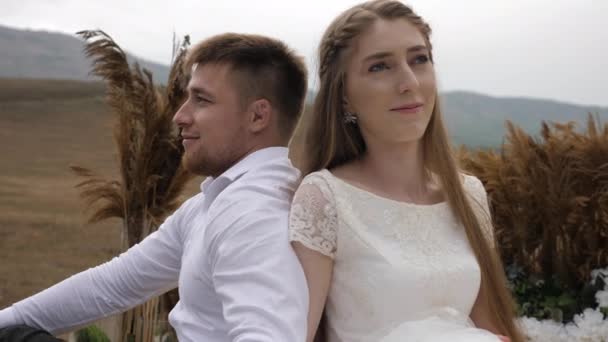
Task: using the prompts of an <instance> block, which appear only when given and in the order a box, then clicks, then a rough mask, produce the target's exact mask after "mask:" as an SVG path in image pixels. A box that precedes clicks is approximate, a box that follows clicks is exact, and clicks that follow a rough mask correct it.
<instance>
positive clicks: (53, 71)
mask: <svg viewBox="0 0 608 342" xmlns="http://www.w3.org/2000/svg"><path fill="white" fill-rule="evenodd" d="M83 48H84V41H83V40H81V39H79V38H78V37H76V36H71V35H67V34H63V33H51V32H45V31H30V30H19V29H14V28H9V27H6V26H1V25H0V77H4V78H37V79H73V80H92V79H93V77H92V76H90V75H89V71H90V70H91V67H90V61H89V60H87V59H86V57H85V56H84V53H83ZM127 55H128V57H129V60H130V61H137V62H138V63H139V64H140V66H142V67H144V68H146V69H148V70H150V71H152V73H153V74H154V80H155V81H156V82H158V83H166V80H167V78H168V75H169V67H168V66H166V65H162V64H158V63H153V62H149V61H146V60H144V59H142V58H138V57H135V56H133V55H130V54H128V53H127Z"/></svg>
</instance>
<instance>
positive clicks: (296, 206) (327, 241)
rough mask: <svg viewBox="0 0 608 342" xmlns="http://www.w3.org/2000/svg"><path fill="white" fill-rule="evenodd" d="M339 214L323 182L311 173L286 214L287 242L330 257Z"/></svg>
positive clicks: (333, 247) (335, 248) (334, 243)
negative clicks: (299, 244)
mask: <svg viewBox="0 0 608 342" xmlns="http://www.w3.org/2000/svg"><path fill="white" fill-rule="evenodd" d="M337 226H338V215H337V212H336V205H335V202H334V198H333V194H332V193H331V190H330V188H329V185H328V184H327V182H326V180H325V179H323V178H322V177H321V176H320V175H318V174H316V173H312V174H310V175H308V176H307V177H305V178H304V179H303V180H302V183H301V184H300V187H299V188H298V190H297V191H296V193H295V196H294V199H293V203H292V206H291V212H290V215H289V239H290V240H291V241H298V242H300V243H302V244H303V245H304V246H306V247H308V248H310V249H312V250H315V251H317V252H319V253H321V254H323V255H326V256H328V257H330V258H332V259H333V258H335V256H336V250H337Z"/></svg>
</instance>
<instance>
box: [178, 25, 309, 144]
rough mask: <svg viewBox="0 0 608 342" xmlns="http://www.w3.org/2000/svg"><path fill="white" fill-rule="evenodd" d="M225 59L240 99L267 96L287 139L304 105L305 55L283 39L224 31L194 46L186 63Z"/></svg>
mask: <svg viewBox="0 0 608 342" xmlns="http://www.w3.org/2000/svg"><path fill="white" fill-rule="evenodd" d="M214 63H217V64H223V63H226V64H227V65H229V66H230V67H231V68H232V69H233V70H234V71H235V76H236V77H235V78H234V80H235V82H236V83H237V86H238V89H239V90H240V95H241V100H242V102H243V103H247V102H249V101H251V100H254V99H257V98H265V99H267V100H268V101H270V103H271V104H272V106H273V107H274V108H275V109H277V110H278V112H279V118H278V123H279V130H280V131H281V132H280V134H281V137H283V138H284V139H285V140H286V141H287V140H289V139H290V138H291V136H292V134H293V131H294V129H295V127H296V124H297V122H298V120H299V118H300V115H301V113H302V110H303V106H304V98H305V97H306V92H307V77H308V76H307V71H306V66H305V64H304V62H303V61H302V58H301V57H299V56H297V55H296V54H295V53H294V52H293V51H292V50H291V49H290V48H288V47H287V46H286V45H285V44H284V43H283V42H281V41H279V40H276V39H272V38H269V37H265V36H260V35H251V34H238V33H225V34H221V35H217V36H214V37H211V38H209V39H207V40H204V41H202V42H200V43H198V44H196V45H195V46H193V47H192V48H191V49H190V51H189V53H188V56H187V59H186V63H185V67H186V68H188V69H187V71H188V72H189V71H190V70H191V69H192V67H193V66H194V65H195V64H197V65H198V66H200V65H205V64H214Z"/></svg>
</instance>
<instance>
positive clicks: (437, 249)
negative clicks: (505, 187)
mask: <svg viewBox="0 0 608 342" xmlns="http://www.w3.org/2000/svg"><path fill="white" fill-rule="evenodd" d="M463 184H464V188H465V190H466V192H467V193H468V194H469V195H470V198H471V199H472V205H473V208H475V210H477V211H479V213H480V214H481V215H479V217H480V219H482V220H484V221H483V226H484V227H491V225H490V224H489V222H488V221H487V220H488V219H489V214H488V205H487V199H486V193H485V190H484V188H483V185H482V184H481V182H480V181H479V180H478V179H477V178H475V177H473V176H464V183H463ZM486 234H491V229H488V230H487V232H486ZM489 238H491V236H489ZM290 239H291V240H292V241H298V242H300V243H302V244H303V245H305V246H306V247H308V248H310V249H313V250H315V251H318V252H320V253H322V254H324V255H327V256H329V257H331V258H332V259H333V260H334V268H333V275H332V282H331V286H330V290H329V295H328V298H327V303H326V307H325V312H326V315H327V334H328V335H327V336H326V341H327V342H343V341H344V342H346V341H348V342H357V341H366V342H367V341H383V342H398V341H399V342H404V341H434V342H435V341H475V342H482V341H483V342H485V341H488V342H490V341H491V342H494V341H499V339H498V338H497V337H496V336H494V335H492V334H490V333H488V332H486V331H484V330H481V329H476V328H475V327H474V326H473V325H472V323H471V322H470V320H469V319H468V316H469V314H470V311H471V308H472V306H473V303H474V302H475V299H476V297H477V293H478V291H479V285H480V279H481V276H480V269H479V265H478V264H477V261H476V259H475V256H474V255H473V251H472V249H471V247H470V245H469V243H468V240H467V237H466V234H465V232H464V227H463V226H462V225H461V224H460V223H459V222H458V221H457V220H456V218H455V217H454V215H453V214H452V212H451V210H450V208H449V206H448V204H447V203H446V202H442V203H438V204H434V205H416V204H411V203H404V202H399V201H394V200H390V199H387V198H383V197H380V196H377V195H374V194H372V193H370V192H368V191H365V190H363V189H360V188H357V187H355V186H353V185H350V184H348V183H346V182H344V181H342V180H340V179H339V178H337V177H335V176H334V175H333V174H332V173H331V172H329V171H328V170H322V171H318V172H314V173H311V174H310V175H308V176H306V177H305V178H304V179H303V181H302V184H301V185H300V187H299V188H298V190H297V191H296V195H295V197H294V201H293V205H292V209H291V215H290Z"/></svg>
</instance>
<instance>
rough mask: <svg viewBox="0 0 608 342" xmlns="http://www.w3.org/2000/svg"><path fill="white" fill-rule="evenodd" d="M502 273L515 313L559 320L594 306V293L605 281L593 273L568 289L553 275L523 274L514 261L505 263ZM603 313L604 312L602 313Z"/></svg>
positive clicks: (569, 320)
mask: <svg viewBox="0 0 608 342" xmlns="http://www.w3.org/2000/svg"><path fill="white" fill-rule="evenodd" d="M506 273H507V278H508V280H509V287H510V288H511V292H512V293H513V296H514V297H515V300H516V302H517V311H518V312H517V313H518V315H519V316H527V317H535V318H537V319H552V320H554V321H557V322H562V323H567V322H571V321H572V318H573V317H574V315H576V314H580V313H581V312H583V311H584V310H585V309H586V308H596V307H597V306H598V305H597V303H596V299H595V294H596V293H597V292H598V291H601V290H603V289H604V285H605V279H603V278H602V277H600V276H597V277H596V278H595V279H593V280H592V281H591V282H589V283H587V284H584V285H583V286H582V287H581V288H578V289H571V288H569V287H567V286H564V285H563V284H562V283H561V282H560V281H559V279H557V277H550V278H548V279H542V278H540V277H538V276H535V275H526V273H525V272H524V270H523V269H522V268H521V267H518V266H517V265H516V264H511V265H509V266H507V267H506ZM602 311H605V309H603V310H602ZM607 314H608V312H604V315H607Z"/></svg>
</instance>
